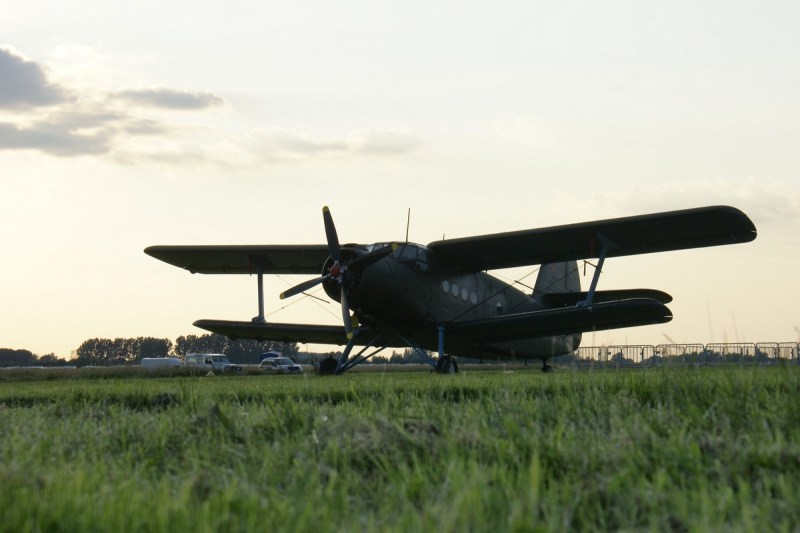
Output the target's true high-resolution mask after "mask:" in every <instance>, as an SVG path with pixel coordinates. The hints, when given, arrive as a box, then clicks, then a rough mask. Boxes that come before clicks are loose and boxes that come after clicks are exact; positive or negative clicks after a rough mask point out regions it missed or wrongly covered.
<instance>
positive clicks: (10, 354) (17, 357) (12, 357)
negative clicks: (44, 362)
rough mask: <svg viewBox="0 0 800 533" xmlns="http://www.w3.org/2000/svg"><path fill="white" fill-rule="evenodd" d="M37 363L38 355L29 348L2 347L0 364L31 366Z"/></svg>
mask: <svg viewBox="0 0 800 533" xmlns="http://www.w3.org/2000/svg"><path fill="white" fill-rule="evenodd" d="M33 364H36V356H35V355H33V353H31V352H30V351H28V350H13V349H11V348H0V366H6V367H8V366H31V365H33Z"/></svg>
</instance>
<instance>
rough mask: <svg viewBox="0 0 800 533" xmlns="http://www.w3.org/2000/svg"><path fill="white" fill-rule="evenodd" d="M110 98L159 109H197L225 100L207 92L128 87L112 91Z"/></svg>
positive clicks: (209, 106) (219, 103)
mask: <svg viewBox="0 0 800 533" xmlns="http://www.w3.org/2000/svg"><path fill="white" fill-rule="evenodd" d="M111 97H112V98H118V99H121V100H125V101H127V102H130V103H133V104H138V105H142V106H149V107H156V108H160V109H176V110H198V109H208V108H212V107H218V106H221V105H222V104H223V103H224V102H225V101H224V100H223V99H222V98H220V97H219V96H217V95H215V94H213V93H209V92H190V91H179V90H176V89H165V88H161V89H128V90H125V91H120V92H117V93H113V94H112V95H111Z"/></svg>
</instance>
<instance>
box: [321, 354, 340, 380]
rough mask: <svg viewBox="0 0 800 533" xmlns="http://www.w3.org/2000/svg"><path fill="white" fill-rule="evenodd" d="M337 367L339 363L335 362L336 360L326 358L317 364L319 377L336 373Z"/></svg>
mask: <svg viewBox="0 0 800 533" xmlns="http://www.w3.org/2000/svg"><path fill="white" fill-rule="evenodd" d="M337 366H339V362H338V361H336V359H334V358H333V357H326V358H325V359H323V360H322V361H320V363H319V375H320V376H332V375H333V374H334V373H335V372H336V367H337Z"/></svg>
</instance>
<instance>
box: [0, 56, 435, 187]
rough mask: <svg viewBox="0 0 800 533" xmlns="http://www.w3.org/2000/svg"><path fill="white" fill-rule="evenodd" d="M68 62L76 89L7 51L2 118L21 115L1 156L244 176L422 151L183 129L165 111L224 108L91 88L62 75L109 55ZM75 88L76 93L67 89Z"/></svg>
mask: <svg viewBox="0 0 800 533" xmlns="http://www.w3.org/2000/svg"><path fill="white" fill-rule="evenodd" d="M62 53H63V51H62ZM66 57H67V59H65V61H67V66H66V67H65V68H64V69H62V73H61V75H62V78H61V79H66V80H71V81H69V84H68V85H66V86H63V85H58V84H55V83H53V82H52V81H51V80H50V79H48V76H47V75H46V72H45V70H44V69H43V68H42V67H41V66H40V65H39V64H37V63H35V62H33V61H30V60H26V59H23V58H22V56H21V55H19V54H16V53H13V52H11V51H9V50H5V49H0V89H4V90H2V91H0V110H2V108H3V107H6V108H9V109H12V108H13V111H14V112H13V113H12V114H8V113H7V114H6V116H0V151H1V150H31V151H39V152H42V153H45V154H48V155H53V156H59V157H69V156H79V155H95V156H105V157H108V158H109V159H110V160H113V161H116V162H118V163H120V164H125V165H135V164H142V163H144V164H158V165H167V166H185V165H187V163H191V164H192V166H193V168H194V169H202V168H203V167H205V168H206V169H210V170H212V171H218V170H220V169H225V170H227V171H231V170H237V169H238V170H243V171H247V170H252V169H254V168H259V167H260V166H262V165H264V164H281V163H287V162H296V161H306V160H314V159H326V158H331V157H364V156H376V157H394V156H401V155H403V154H406V153H408V152H411V151H413V150H415V149H416V148H417V147H418V146H419V145H420V141H419V139H418V138H417V137H416V136H414V135H413V134H411V133H409V132H406V131H402V130H393V129H384V130H378V129H372V130H356V131H352V132H350V133H346V134H342V135H339V136H333V137H331V136H320V135H316V134H313V133H310V132H306V131H296V130H292V129H287V128H281V127H272V128H256V129H255V130H252V131H250V132H249V133H245V132H241V131H231V130H225V129H221V128H219V127H208V126H202V125H197V124H191V125H187V124H186V123H185V122H183V123H181V122H176V120H178V119H177V118H176V116H175V115H169V117H170V118H166V115H164V114H163V112H164V111H182V112H189V111H193V112H202V111H207V110H209V109H212V108H218V107H221V106H223V105H224V104H225V100H224V99H223V98H222V97H220V96H218V95H216V94H214V93H212V92H208V91H186V90H179V89H173V88H168V87H159V88H146V87H145V88H136V89H131V88H126V89H114V88H113V87H111V86H110V85H113V83H112V84H109V82H108V79H106V80H105V81H102V82H101V81H97V82H96V83H91V82H90V85H89V86H86V83H81V82H80V81H79V78H80V77H77V78H76V77H74V76H72V77H71V76H70V75H66V77H65V74H64V73H65V72H67V74H69V72H72V71H75V68H76V67H74V65H73V66H70V63H69V61H73V62H75V61H76V59H75V58H78V60H77V63H76V64H77V65H79V66H80V65H84V67H85V65H101V66H100V67H98V68H99V70H103V68H102V64H103V61H102V57H98V54H97V53H96V51H94V49H91V48H86V47H75V46H72V47H70V48H69V53H67V54H66ZM69 58H72V59H69ZM84 67H81V68H84ZM79 71H80V69H78V70H77V71H76V72H79ZM73 74H74V72H73ZM98 76H99V75H98ZM95 77H97V76H95ZM101 78H102V76H99V78H98V80H99V79H101ZM92 79H94V78H92ZM73 83H75V86H74V87H73V89H74V90H69V87H72V85H71V84H73ZM115 83H119V80H117V81H116V82H115Z"/></svg>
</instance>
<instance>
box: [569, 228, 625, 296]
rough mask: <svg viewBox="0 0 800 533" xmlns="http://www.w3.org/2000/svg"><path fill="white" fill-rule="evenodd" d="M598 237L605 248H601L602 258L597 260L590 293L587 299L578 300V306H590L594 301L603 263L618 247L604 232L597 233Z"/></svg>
mask: <svg viewBox="0 0 800 533" xmlns="http://www.w3.org/2000/svg"><path fill="white" fill-rule="evenodd" d="M597 239H598V240H599V241H600V242H601V243H602V244H603V248H602V249H601V250H600V260H599V261H598V262H597V266H596V267H595V269H594V275H593V276H592V284H591V285H590V286H589V293H588V294H587V295H586V299H585V300H583V301H581V302H578V304H577V306H578V307H584V306H586V307H589V306H591V305H592V304H593V303H594V293H595V291H596V290H597V282H598V281H600V274H601V273H602V272H603V263H604V262H605V260H606V255H607V254H608V251H609V250H610V249H612V248H616V245H615V244H614V243H613V242H612V241H611V240H609V239H608V238H606V237H605V236H604V235H603V234H602V233H598V234H597Z"/></svg>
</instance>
